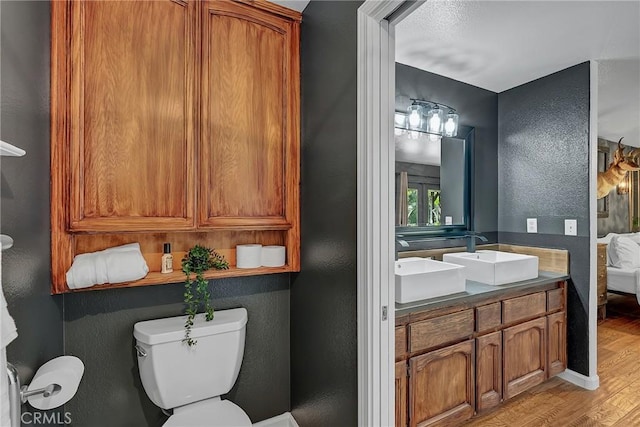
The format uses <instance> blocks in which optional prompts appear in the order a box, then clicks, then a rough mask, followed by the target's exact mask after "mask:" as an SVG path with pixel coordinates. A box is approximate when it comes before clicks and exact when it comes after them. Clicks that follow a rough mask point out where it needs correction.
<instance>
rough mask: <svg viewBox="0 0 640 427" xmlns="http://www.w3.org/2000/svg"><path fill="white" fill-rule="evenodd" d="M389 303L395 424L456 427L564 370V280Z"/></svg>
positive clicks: (546, 277) (474, 286) (544, 278)
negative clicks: (392, 308)
mask: <svg viewBox="0 0 640 427" xmlns="http://www.w3.org/2000/svg"><path fill="white" fill-rule="evenodd" d="M568 278H569V276H568V275H565V274H560V273H547V272H540V274H539V275H538V277H537V278H535V279H531V280H526V281H521V282H517V283H511V284H505V285H501V286H490V285H485V284H482V283H478V282H473V281H470V280H467V282H466V289H465V292H462V293H457V294H453V295H448V296H445V297H440V298H431V299H428V300H422V301H416V302H413V303H408V304H396V323H395V326H396V328H395V341H396V344H395V345H396V347H395V354H396V365H395V366H396V367H395V387H396V404H395V406H396V422H395V424H396V426H407V425H408V426H411V427H415V426H418V425H423V426H424V425H429V426H433V425H455V424H458V423H462V422H463V421H464V420H468V419H470V418H472V417H473V416H474V415H475V414H476V413H480V412H482V411H485V410H488V409H490V408H493V407H495V406H497V405H499V404H500V403H501V402H502V401H503V400H507V399H510V398H512V397H514V396H516V395H518V394H519V393H522V392H524V391H525V390H527V389H529V388H531V387H534V386H536V385H538V384H540V383H542V382H544V381H546V380H547V379H548V378H550V377H552V376H554V375H557V374H558V373H560V372H562V371H564V370H565V368H566V360H567V346H566V282H565V281H566V280H567V279H568Z"/></svg>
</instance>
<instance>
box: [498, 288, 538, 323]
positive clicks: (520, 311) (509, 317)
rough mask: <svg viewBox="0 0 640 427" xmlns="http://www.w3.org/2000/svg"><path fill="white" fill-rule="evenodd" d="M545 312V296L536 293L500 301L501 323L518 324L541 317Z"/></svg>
mask: <svg viewBox="0 0 640 427" xmlns="http://www.w3.org/2000/svg"><path fill="white" fill-rule="evenodd" d="M546 310H547V294H546V293H545V292H536V293H535V294H531V295H525V296H522V297H518V298H511V299H508V300H505V301H502V322H503V323H504V324H509V323H514V322H519V321H522V320H527V319H531V318H534V317H538V316H540V315H543V314H544V313H545V312H546Z"/></svg>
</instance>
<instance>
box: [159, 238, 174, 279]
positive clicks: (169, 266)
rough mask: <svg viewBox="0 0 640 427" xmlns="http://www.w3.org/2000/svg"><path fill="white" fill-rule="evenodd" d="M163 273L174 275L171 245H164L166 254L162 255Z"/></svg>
mask: <svg viewBox="0 0 640 427" xmlns="http://www.w3.org/2000/svg"><path fill="white" fill-rule="evenodd" d="M160 272H161V273H173V255H171V243H165V244H164V254H163V255H162V267H161V270H160Z"/></svg>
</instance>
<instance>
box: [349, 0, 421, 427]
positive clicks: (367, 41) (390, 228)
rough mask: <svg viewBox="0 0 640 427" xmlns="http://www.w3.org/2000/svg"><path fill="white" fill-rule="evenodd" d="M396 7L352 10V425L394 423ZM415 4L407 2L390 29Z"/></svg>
mask: <svg viewBox="0 0 640 427" xmlns="http://www.w3.org/2000/svg"><path fill="white" fill-rule="evenodd" d="M404 3H405V1H404V0H366V1H365V2H364V3H363V4H362V6H360V8H359V9H358V216H357V220H358V279H357V281H358V425H360V426H393V425H394V422H395V388H394V387H395V369H394V367H395V365H394V361H395V334H394V326H395V325H394V323H395V302H394V301H395V288H394V286H392V285H391V284H392V283H393V280H394V277H393V268H392V267H393V259H394V251H395V239H394V212H395V207H394V203H393V202H392V201H393V199H394V197H395V188H394V186H393V173H394V164H395V163H394V162H395V151H394V147H393V144H392V143H391V142H392V141H393V126H392V123H393V112H394V110H395V37H394V24H393V23H390V22H389V21H388V20H387V19H386V18H387V17H389V16H390V15H391V14H392V13H393V12H394V11H396V10H397V9H398V8H399V7H401V6H402V5H403V4H404ZM421 3H422V2H416V1H411V2H407V5H405V6H404V7H403V9H402V10H403V12H402V13H400V14H398V16H396V17H394V19H393V21H392V22H397V21H399V20H400V19H402V18H403V17H404V16H406V15H407V14H408V13H410V11H412V10H414V9H415V8H417V7H418V6H420V4H421Z"/></svg>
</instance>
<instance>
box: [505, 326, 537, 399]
mask: <svg viewBox="0 0 640 427" xmlns="http://www.w3.org/2000/svg"><path fill="white" fill-rule="evenodd" d="M502 333H503V345H504V372H503V378H504V387H503V393H504V399H505V400H506V399H510V398H512V397H513V396H515V395H517V394H519V393H522V392H523V391H525V390H528V389H529V388H531V387H533V386H536V385H538V384H541V383H542V382H544V380H545V379H546V378H547V318H546V317H541V318H538V319H535V320H531V321H529V322H526V323H522V324H520V325H517V326H513V327H511V328H507V329H505V330H504V331H503V332H502Z"/></svg>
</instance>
